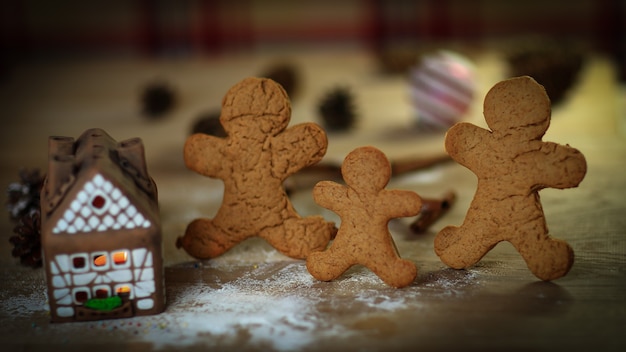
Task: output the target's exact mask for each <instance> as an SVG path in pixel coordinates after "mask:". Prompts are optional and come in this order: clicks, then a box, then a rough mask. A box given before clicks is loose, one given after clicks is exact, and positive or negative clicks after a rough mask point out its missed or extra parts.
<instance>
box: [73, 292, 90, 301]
mask: <svg viewBox="0 0 626 352" xmlns="http://www.w3.org/2000/svg"><path fill="white" fill-rule="evenodd" d="M74 298H75V299H76V302H80V303H82V302H85V301H87V299H89V295H88V294H87V292H86V291H77V292H76V293H75V294H74Z"/></svg>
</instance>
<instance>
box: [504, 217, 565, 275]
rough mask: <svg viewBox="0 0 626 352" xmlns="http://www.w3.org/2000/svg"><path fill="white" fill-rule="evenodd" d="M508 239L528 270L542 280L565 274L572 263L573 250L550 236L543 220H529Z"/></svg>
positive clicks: (563, 242)
mask: <svg viewBox="0 0 626 352" xmlns="http://www.w3.org/2000/svg"><path fill="white" fill-rule="evenodd" d="M518 234H519V235H518V236H516V237H515V238H512V239H511V240H510V242H511V244H513V246H514V247H515V248H516V249H517V251H518V252H519V253H520V255H521V256H522V257H523V258H524V260H525V261H526V264H527V265H528V268H529V269H530V271H531V272H532V273H533V274H535V276H537V277H538V278H540V279H541V280H544V281H550V280H555V279H558V278H560V277H562V276H565V274H567V272H568V271H569V270H570V268H571V267H572V265H573V264H574V250H573V249H572V247H570V245H569V244H567V242H565V241H562V240H559V239H556V238H552V237H550V236H549V235H548V234H547V233H546V230H545V223H544V222H543V220H537V221H533V222H529V223H528V224H527V225H526V226H525V227H524V228H522V229H518Z"/></svg>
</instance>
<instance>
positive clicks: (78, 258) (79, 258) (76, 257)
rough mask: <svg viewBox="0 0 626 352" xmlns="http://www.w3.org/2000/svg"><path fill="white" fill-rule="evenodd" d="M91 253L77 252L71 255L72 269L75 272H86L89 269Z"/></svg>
mask: <svg viewBox="0 0 626 352" xmlns="http://www.w3.org/2000/svg"><path fill="white" fill-rule="evenodd" d="M88 258H89V255H88V254H87V253H76V254H73V255H71V256H70V262H69V264H70V265H71V270H72V272H74V273H85V272H87V271H89V267H90V265H89V259H88Z"/></svg>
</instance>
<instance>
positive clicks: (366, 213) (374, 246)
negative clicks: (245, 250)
mask: <svg viewBox="0 0 626 352" xmlns="http://www.w3.org/2000/svg"><path fill="white" fill-rule="evenodd" d="M341 174H342V176H343V179H344V180H345V182H346V186H342V185H339V184H337V183H335V182H332V181H321V182H319V183H318V184H317V185H315V187H314V189H313V198H314V200H315V202H316V203H318V204H319V205H321V206H322V207H324V208H327V209H330V210H332V211H333V212H335V213H337V215H339V217H340V218H341V226H340V227H339V231H338V232H337V237H336V238H335V239H334V241H333V242H332V244H331V245H330V247H329V248H328V249H327V250H326V251H323V252H313V253H311V254H310V255H309V257H308V258H307V261H306V265H307V269H308V270H309V272H310V273H311V275H313V277H315V278H316V279H318V280H321V281H330V280H333V279H335V278H337V277H339V276H340V275H341V274H342V273H344V272H345V271H346V270H348V268H350V267H351V266H353V265H355V264H361V265H364V266H365V267H367V268H369V269H370V270H372V271H373V272H374V273H375V274H376V275H378V277H380V278H381V279H382V280H383V281H384V282H385V283H387V284H388V285H390V286H394V287H398V288H399V287H404V286H407V285H409V284H410V283H411V282H413V280H415V277H416V276H417V268H416V267H415V264H414V263H413V262H411V261H409V260H405V259H401V258H400V257H399V255H398V251H397V249H396V246H395V243H394V242H393V239H392V237H391V234H390V233H389V229H388V227H387V226H388V222H389V220H391V219H392V218H397V217H405V216H413V215H417V214H418V213H419V211H420V208H421V205H422V201H421V198H420V197H419V196H418V195H417V194H416V193H415V192H411V191H403V190H386V189H385V186H386V185H387V183H388V182H389V179H390V178H391V165H390V163H389V160H388V159H387V157H386V156H385V154H383V153H382V152H381V151H380V150H378V149H376V148H374V147H361V148H357V149H355V150H353V151H352V152H351V153H350V154H348V156H347V157H346V158H345V160H344V162H343V164H342V165H341Z"/></svg>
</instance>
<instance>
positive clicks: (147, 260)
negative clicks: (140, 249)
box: [144, 252, 152, 267]
mask: <svg viewBox="0 0 626 352" xmlns="http://www.w3.org/2000/svg"><path fill="white" fill-rule="evenodd" d="M144 266H146V267H151V266H152V252H148V256H147V257H146V262H145V263H144Z"/></svg>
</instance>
